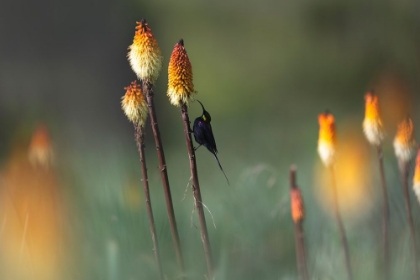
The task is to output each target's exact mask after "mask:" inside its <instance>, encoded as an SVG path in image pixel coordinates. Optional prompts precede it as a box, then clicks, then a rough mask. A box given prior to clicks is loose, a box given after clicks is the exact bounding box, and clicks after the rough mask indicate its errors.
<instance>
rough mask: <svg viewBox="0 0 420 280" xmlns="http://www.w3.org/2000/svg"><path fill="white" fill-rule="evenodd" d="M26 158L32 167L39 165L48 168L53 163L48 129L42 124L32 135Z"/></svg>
mask: <svg viewBox="0 0 420 280" xmlns="http://www.w3.org/2000/svg"><path fill="white" fill-rule="evenodd" d="M28 157H29V162H30V163H31V164H32V165H33V166H38V165H39V166H42V167H45V168H48V167H49V166H50V165H51V164H52V163H53V160H54V151H53V148H52V144H51V140H50V135H49V133H48V129H47V127H46V126H45V125H44V124H41V125H40V126H38V128H37V129H36V131H35V132H34V134H33V135H32V139H31V143H30V145H29V150H28Z"/></svg>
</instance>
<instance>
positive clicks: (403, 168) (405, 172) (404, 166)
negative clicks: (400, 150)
mask: <svg viewBox="0 0 420 280" xmlns="http://www.w3.org/2000/svg"><path fill="white" fill-rule="evenodd" d="M399 166H400V172H401V181H402V186H403V192H404V200H405V210H406V213H407V221H408V226H409V229H410V238H411V247H412V248H413V262H414V276H415V278H414V279H420V274H419V268H418V263H417V260H418V258H417V242H416V235H415V231H414V221H413V215H412V213H411V205H410V192H409V190H408V177H409V175H410V169H409V166H410V162H404V161H401V160H400V162H399Z"/></svg>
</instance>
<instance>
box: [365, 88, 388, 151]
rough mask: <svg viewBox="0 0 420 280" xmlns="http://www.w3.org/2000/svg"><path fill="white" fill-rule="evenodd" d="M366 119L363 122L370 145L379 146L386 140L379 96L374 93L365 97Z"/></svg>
mask: <svg viewBox="0 0 420 280" xmlns="http://www.w3.org/2000/svg"><path fill="white" fill-rule="evenodd" d="M365 101H366V105H365V110H366V111H365V119H364V121H363V131H364V133H365V136H366V138H367V140H368V141H369V143H370V144H372V145H375V146H379V145H381V143H382V141H383V139H384V130H383V127H382V119H381V116H380V111H379V101H378V96H377V95H375V94H374V93H372V92H368V93H367V94H366V95H365Z"/></svg>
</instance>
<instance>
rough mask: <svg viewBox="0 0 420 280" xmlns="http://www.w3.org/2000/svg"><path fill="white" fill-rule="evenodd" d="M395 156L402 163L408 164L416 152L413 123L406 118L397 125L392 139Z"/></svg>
mask: <svg viewBox="0 0 420 280" xmlns="http://www.w3.org/2000/svg"><path fill="white" fill-rule="evenodd" d="M394 150H395V155H396V157H397V158H398V160H400V161H401V162H403V163H407V162H409V161H410V160H411V159H412V158H413V156H414V154H415V152H416V140H415V138H414V125H413V121H412V120H411V119H410V118H409V117H406V118H404V120H403V121H402V122H401V123H400V124H399V125H398V129H397V134H396V136H395V139H394Z"/></svg>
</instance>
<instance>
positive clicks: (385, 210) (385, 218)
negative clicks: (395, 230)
mask: <svg viewBox="0 0 420 280" xmlns="http://www.w3.org/2000/svg"><path fill="white" fill-rule="evenodd" d="M377 152H378V164H379V173H380V175H381V186H382V197H383V205H382V237H383V239H382V242H383V254H384V255H383V257H384V259H383V261H384V262H383V279H385V280H388V279H389V278H390V274H389V270H390V263H389V238H388V236H389V233H388V232H389V203H388V191H387V187H386V181H385V171H384V162H383V153H382V147H381V146H377Z"/></svg>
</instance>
